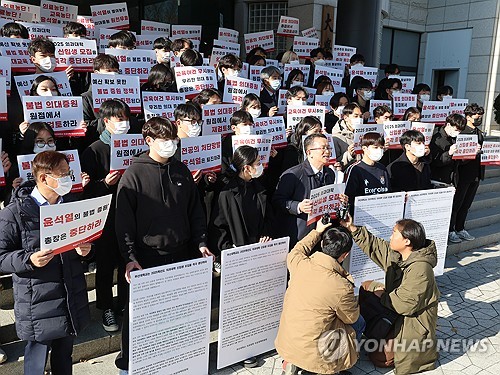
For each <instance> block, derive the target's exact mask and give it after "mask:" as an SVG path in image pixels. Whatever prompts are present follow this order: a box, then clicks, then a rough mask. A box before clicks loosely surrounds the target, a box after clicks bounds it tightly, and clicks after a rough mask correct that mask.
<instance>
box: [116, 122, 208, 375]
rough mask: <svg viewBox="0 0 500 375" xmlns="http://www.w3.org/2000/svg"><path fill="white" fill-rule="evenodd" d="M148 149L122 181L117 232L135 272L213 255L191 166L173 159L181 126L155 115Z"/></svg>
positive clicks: (124, 353) (124, 347)
mask: <svg viewBox="0 0 500 375" xmlns="http://www.w3.org/2000/svg"><path fill="white" fill-rule="evenodd" d="M142 135H143V137H144V139H145V140H146V143H147V144H148V146H149V151H147V152H144V153H142V154H140V155H138V156H135V157H134V159H133V163H132V165H131V166H130V167H129V168H128V169H127V170H126V171H125V173H124V174H123V177H122V178H121V180H120V183H119V186H118V193H117V199H116V227H115V229H116V235H117V238H118V243H119V246H120V253H121V256H122V258H123V259H124V260H125V262H126V270H125V273H124V276H125V277H126V279H127V281H128V282H130V272H131V271H133V270H134V269H146V268H150V267H155V266H161V265H165V264H172V263H176V262H180V261H184V260H188V259H195V258H198V257H209V256H213V255H212V253H211V252H210V251H209V250H208V248H207V245H206V241H207V227H206V219H205V214H204V212H203V207H202V204H201V201H200V197H199V194H198V191H197V188H196V184H195V183H194V181H193V178H192V177H191V172H190V171H189V169H188V168H187V167H186V166H185V165H184V164H183V163H182V162H180V161H178V160H176V159H175V158H173V156H174V154H175V151H176V150H177V144H178V138H177V127H176V126H175V125H174V124H172V123H171V122H170V121H169V120H167V119H164V118H160V117H153V118H151V119H150V120H148V121H147V122H146V123H145V124H144V127H143V129H142ZM128 310H129V309H128V308H126V309H125V310H124V317H123V324H122V341H121V351H120V353H119V354H118V356H117V358H116V361H115V364H116V366H117V367H118V368H119V369H121V370H128V364H129V330H128V329H129V324H128V323H129V321H128Z"/></svg>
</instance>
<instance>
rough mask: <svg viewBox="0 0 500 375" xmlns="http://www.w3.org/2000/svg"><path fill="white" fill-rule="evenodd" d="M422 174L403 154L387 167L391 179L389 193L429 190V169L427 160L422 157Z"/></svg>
mask: <svg viewBox="0 0 500 375" xmlns="http://www.w3.org/2000/svg"><path fill="white" fill-rule="evenodd" d="M420 162H421V163H422V164H423V168H422V172H420V171H419V170H418V169H417V168H415V167H414V166H413V164H412V163H411V161H410V160H409V159H408V157H407V156H406V153H405V152H403V153H402V154H401V156H400V157H399V158H397V159H396V160H394V161H393V162H392V163H391V164H389V165H388V166H387V172H389V177H390V179H391V191H393V192H395V191H415V190H425V189H431V188H432V184H431V167H430V165H429V163H430V160H429V158H425V157H422V158H420Z"/></svg>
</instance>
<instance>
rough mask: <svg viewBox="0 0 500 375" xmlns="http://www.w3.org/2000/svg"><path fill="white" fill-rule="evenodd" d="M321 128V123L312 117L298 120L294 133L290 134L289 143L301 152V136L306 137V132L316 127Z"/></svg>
mask: <svg viewBox="0 0 500 375" xmlns="http://www.w3.org/2000/svg"><path fill="white" fill-rule="evenodd" d="M318 126H319V127H320V128H321V126H322V125H321V121H320V120H319V119H318V118H317V117H314V116H306V117H304V118H302V120H300V122H299V123H298V124H297V126H296V127H295V133H293V134H292V137H291V139H290V141H291V142H290V143H292V144H293V145H294V146H295V147H297V148H298V149H299V150H302V136H303V135H306V134H307V132H308V131H309V130H311V129H314V128H316V127H318Z"/></svg>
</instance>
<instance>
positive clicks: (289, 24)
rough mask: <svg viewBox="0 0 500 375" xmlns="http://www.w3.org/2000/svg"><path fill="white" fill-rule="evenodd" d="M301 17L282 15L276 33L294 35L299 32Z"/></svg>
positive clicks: (287, 35)
mask: <svg viewBox="0 0 500 375" xmlns="http://www.w3.org/2000/svg"><path fill="white" fill-rule="evenodd" d="M299 30H300V27H299V19H298V18H294V17H287V16H281V17H280V23H279V25H278V31H277V32H276V35H279V36H285V37H294V36H298V35H300V34H299Z"/></svg>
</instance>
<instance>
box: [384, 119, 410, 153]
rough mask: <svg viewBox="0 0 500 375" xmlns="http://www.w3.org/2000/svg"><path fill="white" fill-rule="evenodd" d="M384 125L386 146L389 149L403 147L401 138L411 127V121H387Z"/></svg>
mask: <svg viewBox="0 0 500 375" xmlns="http://www.w3.org/2000/svg"><path fill="white" fill-rule="evenodd" d="M383 127H384V139H385V146H386V147H387V148H389V149H402V146H401V144H400V143H399V140H400V139H401V136H402V135H403V133H404V132H405V131H407V130H410V129H411V122H410V121H385V122H384V124H383Z"/></svg>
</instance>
